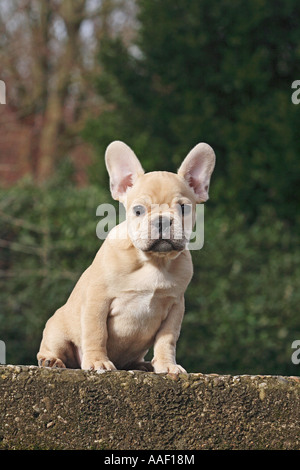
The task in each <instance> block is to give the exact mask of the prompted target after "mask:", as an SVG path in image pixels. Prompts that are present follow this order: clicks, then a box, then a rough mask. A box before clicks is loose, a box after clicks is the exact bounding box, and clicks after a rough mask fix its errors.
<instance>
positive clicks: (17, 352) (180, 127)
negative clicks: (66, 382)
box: [0, 0, 300, 375]
mask: <svg viewBox="0 0 300 470" xmlns="http://www.w3.org/2000/svg"><path fill="white" fill-rule="evenodd" d="M138 6H139V16H138V20H139V28H138V33H137V36H136V38H135V40H134V41H133V42H131V43H130V44H127V43H126V42H124V41H123V40H121V39H120V38H118V37H116V36H115V37H113V38H111V37H110V38H108V37H104V38H102V43H101V47H100V57H99V64H100V66H101V74H99V76H98V77H97V80H96V85H97V90H98V93H99V96H101V97H102V100H103V102H104V103H105V105H106V106H105V109H106V111H104V112H102V113H101V114H100V117H98V118H90V119H88V120H87V122H86V126H85V130H84V132H83V135H84V138H85V139H86V140H87V141H88V142H90V143H92V145H93V146H94V148H95V150H96V158H95V161H94V162H93V164H92V165H91V167H90V168H89V181H90V183H89V185H87V186H86V187H84V188H78V187H76V186H75V184H74V182H73V180H72V168H71V166H70V165H69V164H65V165H63V167H62V168H60V169H59V170H57V174H56V175H55V177H53V178H52V179H51V180H49V181H48V182H47V184H44V185H40V186H36V185H35V184H34V183H33V182H31V181H30V180H25V181H21V182H20V183H19V184H18V185H16V186H14V187H12V188H10V189H2V190H1V192H0V211H1V213H0V217H1V219H0V220H1V221H0V234H1V236H0V238H1V240H2V241H1V257H0V270H1V276H2V277H1V280H0V326H1V329H0V336H1V339H3V340H5V342H6V344H7V361H8V362H13V363H35V354H36V352H37V350H38V346H39V342H40V338H41V333H42V329H43V326H44V323H45V321H46V320H47V318H49V316H50V315H52V313H53V312H54V311H55V309H56V308H57V307H59V306H60V305H62V303H64V302H65V300H66V299H67V296H68V295H69V293H70V292H71V289H72V288H73V286H74V283H75V281H76V280H77V278H78V277H79V275H80V274H81V273H82V271H83V270H84V269H85V268H86V267H87V266H88V265H89V264H90V262H91V261H92V259H93V256H94V254H95V252H96V250H97V249H98V247H99V245H100V241H99V240H98V239H97V238H96V235H95V228H96V224H97V221H98V220H97V217H96V207H97V206H98V204H100V203H101V202H110V201H111V197H110V194H109V192H108V178H107V174H106V170H105V167H104V160H103V155H104V151H105V148H106V146H107V145H108V144H109V143H110V141H112V140H116V139H120V140H124V141H125V142H126V143H127V144H129V145H130V146H132V148H133V149H134V150H135V152H136V154H137V155H138V157H139V158H140V159H141V162H142V164H143V166H144V168H145V169H146V170H147V171H151V170H154V169H161V170H164V169H167V170H170V171H176V168H177V167H178V166H179V164H180V162H181V161H182V159H183V158H184V157H185V155H186V154H187V153H188V151H189V150H190V149H191V148H192V147H193V146H194V145H195V144H196V143H197V142H200V141H206V142H208V143H209V144H210V145H212V147H213V148H214V149H215V151H216V155H217V166H216V170H215V173H214V175H213V179H212V183H211V193H210V200H209V201H208V203H207V204H206V206H205V243H204V247H203V249H202V250H199V251H194V252H192V256H193V260H194V270H195V275H194V278H193V280H192V283H191V285H190V287H189V288H188V291H187V296H186V310H187V314H186V317H185V319H184V323H183V328H182V333H181V337H180V340H179V344H178V362H181V363H182V365H183V366H184V367H185V368H187V369H188V370H189V371H191V372H192V371H202V372H217V373H230V374H242V373H249V374H250V373H260V374H291V375H297V373H298V368H299V366H297V365H294V364H292V362H291V354H292V352H293V350H292V349H291V344H292V342H293V341H294V340H295V339H299V338H300V321H299V318H300V315H299V313H300V312H299V301H300V263H299V262H300V248H299V228H300V219H299V202H300V163H299V152H300V139H299V129H300V106H297V105H294V104H293V103H292V101H291V95H292V89H291V84H292V82H293V81H294V80H296V79H300V70H299V67H300V4H299V2H297V1H296V0H285V1H283V0H276V1H272V2H271V1H269V0H236V1H234V2H232V1H229V0H219V1H218V2H211V1H208V0H200V1H199V0H176V1H174V0H164V2H161V1H158V0H140V1H139V2H138Z"/></svg>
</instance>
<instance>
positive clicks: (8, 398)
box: [0, 366, 300, 450]
mask: <svg viewBox="0 0 300 470" xmlns="http://www.w3.org/2000/svg"><path fill="white" fill-rule="evenodd" d="M299 415H300V379H299V378H298V377H281V376H250V375H241V376H235V377H233V376H221V375H214V374H211V375H202V374H189V375H187V376H185V375H180V376H179V377H177V376H172V375H165V374H161V375H158V374H154V373H146V372H138V371H129V372H126V371H118V372H107V373H103V374H99V373H97V372H87V371H82V370H70V369H49V368H43V369H39V368H37V367H35V366H0V449H107V450H124V449H127V450H142V449H147V450H156V449H158V450H168V449H170V450H198V449H298V450H299V449H300V419H299V417H300V416H299Z"/></svg>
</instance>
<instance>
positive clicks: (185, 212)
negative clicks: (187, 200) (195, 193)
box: [180, 204, 192, 216]
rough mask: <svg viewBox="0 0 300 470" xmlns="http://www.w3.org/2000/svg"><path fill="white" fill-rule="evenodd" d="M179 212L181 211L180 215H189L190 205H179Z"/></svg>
mask: <svg viewBox="0 0 300 470" xmlns="http://www.w3.org/2000/svg"><path fill="white" fill-rule="evenodd" d="M180 210H181V215H183V216H185V215H190V213H191V211H192V206H191V204H181V205H180Z"/></svg>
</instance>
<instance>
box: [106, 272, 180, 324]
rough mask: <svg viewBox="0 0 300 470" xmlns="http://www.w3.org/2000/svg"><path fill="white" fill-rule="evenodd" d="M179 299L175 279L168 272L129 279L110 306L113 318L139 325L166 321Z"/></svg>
mask: <svg viewBox="0 0 300 470" xmlns="http://www.w3.org/2000/svg"><path fill="white" fill-rule="evenodd" d="M177 297H178V286H177V285H176V281H175V279H174V278H173V277H172V276H171V275H170V274H169V273H165V272H161V271H159V270H149V271H148V272H141V273H134V275H131V276H128V279H126V282H124V284H123V286H122V288H121V289H120V291H119V292H118V293H117V295H116V296H115V298H114V300H113V302H112V305H111V312H110V315H111V316H122V317H123V319H125V317H126V318H127V320H130V321H136V322H137V323H140V322H141V321H142V322H145V321H147V320H149V321H151V319H152V320H154V319H155V318H159V319H160V320H163V318H162V317H165V316H166V315H167V313H168V310H169V308H170V306H171V305H172V304H173V303H174V301H176V298H177Z"/></svg>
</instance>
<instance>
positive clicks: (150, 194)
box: [37, 141, 215, 374]
mask: <svg viewBox="0 0 300 470" xmlns="http://www.w3.org/2000/svg"><path fill="white" fill-rule="evenodd" d="M105 162H106V167H107V170H108V173H109V176H110V188H111V194H112V197H113V198H114V199H116V200H118V201H120V202H122V203H123V204H124V206H125V209H126V220H125V221H124V222H122V223H121V224H119V225H117V226H115V227H114V228H113V229H112V230H111V231H110V232H109V234H108V236H107V238H106V240H105V241H104V243H103V244H102V246H101V247H100V249H99V251H98V253H97V254H96V257H95V259H94V261H93V262H92V264H91V265H90V266H89V267H88V268H87V269H86V271H85V272H84V273H83V274H82V275H81V277H80V278H79V280H78V282H77V284H76V285H75V287H74V290H73V291H72V293H71V295H70V297H69V299H68V300H67V302H66V304H65V305H63V306H62V307H61V308H59V309H58V310H57V311H56V312H55V314H54V315H53V316H52V317H51V318H50V319H49V320H48V321H47V323H46V326H45V329H44V332H43V338H42V342H41V345H40V351H39V352H38V354H37V359H38V364H39V365H40V366H44V367H47V366H48V367H70V368H82V369H88V370H99V371H107V370H114V369H126V370H130V369H140V370H151V371H154V372H156V373H173V374H179V373H185V372H186V371H185V370H184V369H183V367H181V366H180V365H178V364H176V342H177V340H178V337H179V333H180V328H181V323H182V319H183V315H184V293H185V290H186V288H187V286H188V284H189V282H190V280H191V278H192V274H193V265H192V259H191V254H190V252H189V250H188V242H189V236H190V233H191V228H192V226H193V224H194V219H195V207H196V204H197V203H201V202H205V201H206V200H207V199H208V189H209V183H210V177H211V174H212V172H213V169H214V165H215V154H214V151H213V149H212V148H211V147H210V146H209V145H208V144H205V143H200V144H198V145H196V146H195V147H194V148H193V149H192V150H191V151H190V153H189V154H188V155H187V157H186V158H185V159H184V160H183V162H182V164H181V166H180V168H179V170H178V172H177V174H176V173H170V172H167V171H154V172H150V173H145V172H144V170H143V168H142V166H141V164H140V162H139V160H138V159H137V157H136V155H135V154H134V152H133V151H132V150H131V149H130V148H129V147H128V146H127V145H126V144H124V143H123V142H120V141H115V142H112V143H111V144H110V145H109V146H108V148H107V150H106V154H105ZM186 227H187V228H186ZM152 346H153V359H152V361H151V362H146V361H144V357H145V355H146V353H147V351H148V350H149V348H150V347H152Z"/></svg>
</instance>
